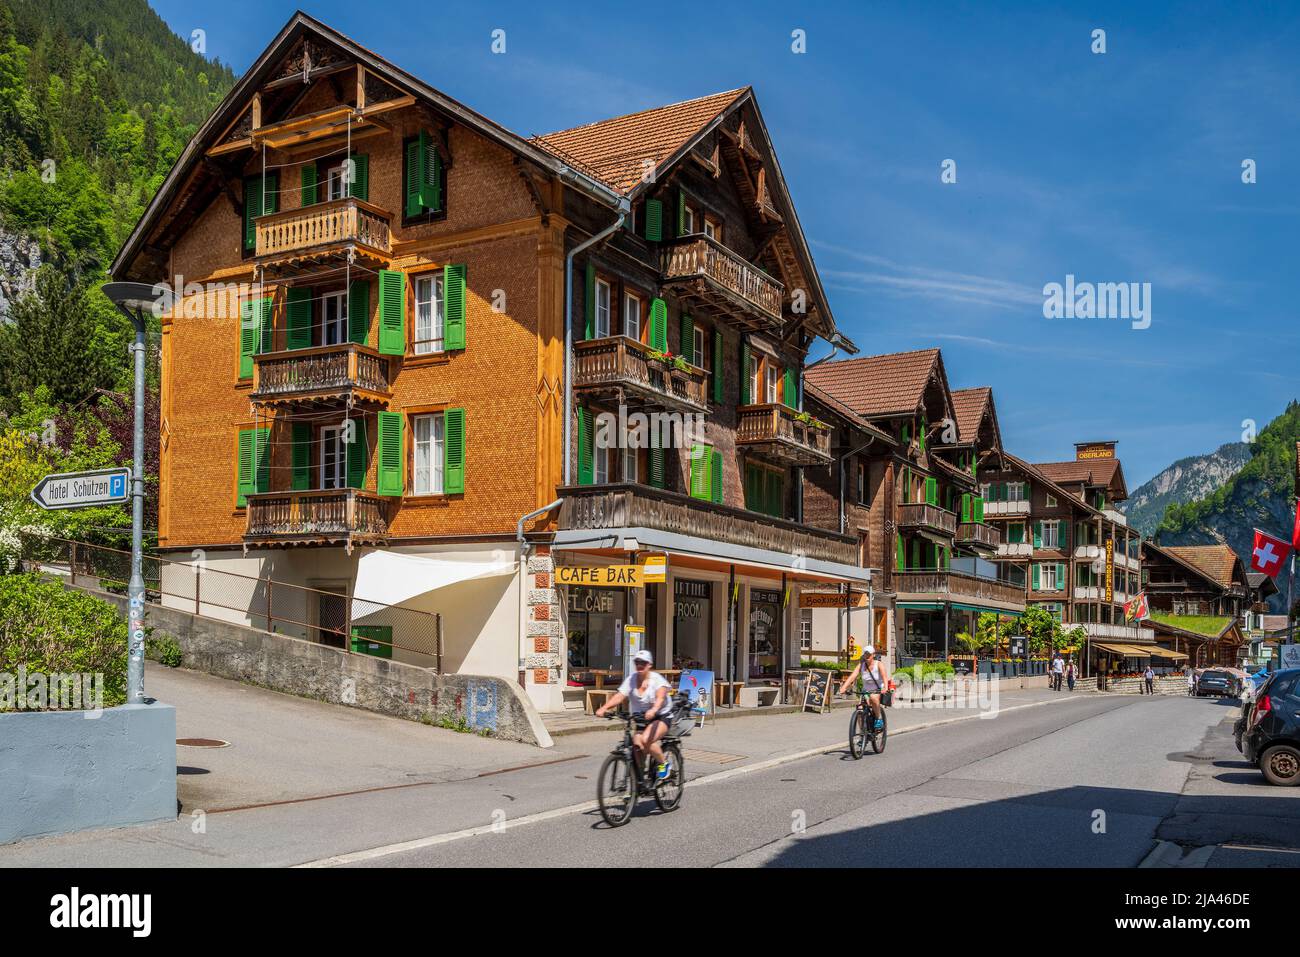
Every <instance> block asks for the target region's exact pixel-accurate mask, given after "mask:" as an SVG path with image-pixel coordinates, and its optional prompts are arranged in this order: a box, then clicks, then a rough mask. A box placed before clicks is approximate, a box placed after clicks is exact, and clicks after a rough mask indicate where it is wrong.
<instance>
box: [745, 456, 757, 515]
mask: <svg viewBox="0 0 1300 957" xmlns="http://www.w3.org/2000/svg"><path fill="white" fill-rule="evenodd" d="M756 471H757V469H755V468H754V466H752V465H750V464H749V463H748V462H746V463H745V508H747V509H750V510H751V511H753V510H755V509H756V508H757V504H758V498H757V496H756V495H755V494H754V473H755V472H756Z"/></svg>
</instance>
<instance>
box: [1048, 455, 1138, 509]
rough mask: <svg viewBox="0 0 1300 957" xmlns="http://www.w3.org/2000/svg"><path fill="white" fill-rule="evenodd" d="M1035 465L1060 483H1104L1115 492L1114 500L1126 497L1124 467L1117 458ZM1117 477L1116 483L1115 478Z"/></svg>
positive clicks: (1126, 487)
mask: <svg viewBox="0 0 1300 957" xmlns="http://www.w3.org/2000/svg"><path fill="white" fill-rule="evenodd" d="M1035 467H1036V468H1037V469H1038V470H1039V471H1040V472H1042V473H1043V474H1044V475H1046V476H1047V477H1048V478H1050V479H1051V480H1052V481H1054V482H1059V483H1060V484H1062V485H1067V484H1073V483H1075V482H1083V483H1084V484H1086V485H1104V486H1106V487H1107V488H1109V489H1111V490H1112V491H1114V492H1116V500H1123V499H1126V498H1128V486H1127V485H1126V484H1125V483H1124V469H1123V467H1122V466H1121V465H1120V464H1119V459H1084V460H1083V461H1080V462H1037V463H1035ZM1117 478H1118V485H1117V484H1116V479H1117Z"/></svg>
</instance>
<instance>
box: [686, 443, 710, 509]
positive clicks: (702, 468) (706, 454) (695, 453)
mask: <svg viewBox="0 0 1300 957" xmlns="http://www.w3.org/2000/svg"><path fill="white" fill-rule="evenodd" d="M712 459H713V450H712V449H711V448H709V446H707V445H693V446H691V498H705V499H707V498H712V497H713V495H712V492H711V490H710V488H709V479H710V478H712Z"/></svg>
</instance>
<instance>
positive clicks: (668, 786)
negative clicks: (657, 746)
mask: <svg viewBox="0 0 1300 957" xmlns="http://www.w3.org/2000/svg"><path fill="white" fill-rule="evenodd" d="M664 757H666V758H667V759H668V760H669V761H670V762H671V763H672V770H671V771H669V772H668V777H666V778H664V779H663V780H662V781H658V782H656V784H655V803H656V804H658V805H659V810H661V811H665V812H667V811H675V810H677V807H678V805H680V804H681V803H682V793H683V792H684V791H685V790H686V763H685V762H684V761H683V760H682V749H681V747H680V746H679V745H678V744H677V742H676V741H673V742H671V743H669V744H665V745H664Z"/></svg>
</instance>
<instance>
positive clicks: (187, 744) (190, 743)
mask: <svg viewBox="0 0 1300 957" xmlns="http://www.w3.org/2000/svg"><path fill="white" fill-rule="evenodd" d="M176 743H177V744H178V745H180V746H181V747H182V748H228V747H230V742H229V741H222V740H221V739H220V738H177V739H176Z"/></svg>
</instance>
